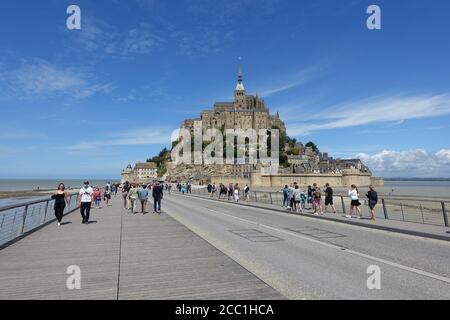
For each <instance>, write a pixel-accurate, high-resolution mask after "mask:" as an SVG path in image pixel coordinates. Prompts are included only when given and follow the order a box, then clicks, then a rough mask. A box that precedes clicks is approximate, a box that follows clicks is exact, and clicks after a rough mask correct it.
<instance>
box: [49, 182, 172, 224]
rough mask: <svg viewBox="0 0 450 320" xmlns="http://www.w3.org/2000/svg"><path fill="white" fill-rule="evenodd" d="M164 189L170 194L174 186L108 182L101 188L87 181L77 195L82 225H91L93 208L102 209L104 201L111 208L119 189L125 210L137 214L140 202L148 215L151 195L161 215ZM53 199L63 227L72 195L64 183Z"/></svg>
mask: <svg viewBox="0 0 450 320" xmlns="http://www.w3.org/2000/svg"><path fill="white" fill-rule="evenodd" d="M164 188H165V189H166V190H168V192H169V193H170V190H171V188H172V186H171V185H165V186H164V185H161V184H160V183H159V182H157V183H155V184H137V183H129V182H128V181H126V182H125V183H123V184H122V185H119V184H111V182H108V183H107V184H106V186H104V187H103V188H100V187H92V186H91V185H90V183H89V181H85V182H84V184H83V186H82V187H81V189H80V190H79V192H78V195H77V205H78V207H79V208H80V214H81V218H82V223H83V224H89V219H90V213H91V208H94V209H101V208H102V200H103V201H104V202H105V205H106V206H111V203H110V202H111V196H112V195H114V196H115V195H117V192H118V190H119V189H121V190H122V197H123V206H124V209H125V210H127V211H129V212H131V213H133V214H136V213H137V211H136V210H137V204H138V202H140V204H141V213H143V214H145V213H147V212H146V211H145V210H146V206H147V202H148V198H149V195H150V194H151V195H152V197H153V203H154V212H155V213H158V214H161V201H162V199H163V196H164V192H163V190H164ZM52 199H54V200H55V202H54V210H55V217H56V220H57V225H58V226H61V221H62V219H63V216H64V210H65V208H66V206H68V205H69V199H70V195H69V193H68V191H67V190H66V187H65V185H64V183H60V184H59V185H58V189H57V190H56V191H55V193H54V194H53V195H52Z"/></svg>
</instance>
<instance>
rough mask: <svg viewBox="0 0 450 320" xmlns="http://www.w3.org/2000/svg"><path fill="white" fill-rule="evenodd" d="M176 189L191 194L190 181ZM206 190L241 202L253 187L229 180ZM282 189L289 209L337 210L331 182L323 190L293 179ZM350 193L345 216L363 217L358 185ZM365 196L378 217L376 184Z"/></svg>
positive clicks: (248, 196)
mask: <svg viewBox="0 0 450 320" xmlns="http://www.w3.org/2000/svg"><path fill="white" fill-rule="evenodd" d="M177 188H178V190H179V192H181V193H183V194H184V193H191V185H190V184H189V183H186V184H180V183H179V184H177ZM206 190H207V192H208V194H209V196H210V197H211V198H213V197H215V196H217V198H218V199H227V200H229V201H230V200H234V201H235V202H239V201H240V197H241V195H243V196H244V199H245V200H246V201H249V200H250V187H249V186H248V185H245V187H244V188H243V190H241V188H240V187H239V184H237V183H236V184H233V183H230V184H228V186H227V185H225V184H223V183H219V185H216V184H215V183H209V184H208V185H207V187H206ZM242 191H243V193H242ZM281 192H282V194H283V204H282V207H283V208H286V209H287V210H289V211H295V212H299V213H302V212H304V210H312V211H313V212H312V213H313V214H314V215H323V214H325V213H328V212H330V211H331V212H332V213H334V214H336V213H337V210H336V207H335V205H334V201H333V198H334V190H333V188H332V187H331V186H330V184H329V183H326V184H325V186H324V187H323V189H321V188H320V187H319V186H318V185H317V183H314V184H313V185H309V186H308V187H307V188H306V189H305V190H303V189H302V188H301V187H300V186H299V185H298V184H297V183H296V182H294V183H293V184H291V185H290V186H288V185H285V186H284V188H283V189H282V190H281ZM348 196H349V197H350V200H351V202H350V210H349V212H348V213H347V214H346V215H345V216H346V217H347V218H352V216H353V214H354V213H356V217H357V218H359V219H360V218H361V217H362V212H361V208H360V207H361V202H360V201H359V200H360V193H359V191H358V188H357V186H356V185H351V187H350V190H349V191H348ZM366 198H367V204H368V207H369V209H370V213H371V220H375V206H376V205H377V203H378V194H377V192H376V191H375V188H374V187H373V186H370V187H369V190H368V192H367V193H366Z"/></svg>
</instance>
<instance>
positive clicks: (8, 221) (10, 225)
mask: <svg viewBox="0 0 450 320" xmlns="http://www.w3.org/2000/svg"><path fill="white" fill-rule="evenodd" d="M54 204H55V200H53V199H51V198H46V199H41V200H35V201H28V202H23V203H20V204H15V205H10V206H5V207H0V248H1V247H2V246H4V245H5V244H7V243H9V242H11V241H13V240H15V239H17V238H18V237H21V236H23V235H25V234H27V233H28V232H30V231H33V230H34V229H36V228H38V227H40V226H43V225H45V224H47V223H49V222H51V221H54V220H56V218H55V215H54V209H53V207H54ZM77 207H78V206H77V195H75V194H72V195H69V203H68V205H66V208H65V210H64V214H68V213H70V212H73V211H74V210H76V209H77Z"/></svg>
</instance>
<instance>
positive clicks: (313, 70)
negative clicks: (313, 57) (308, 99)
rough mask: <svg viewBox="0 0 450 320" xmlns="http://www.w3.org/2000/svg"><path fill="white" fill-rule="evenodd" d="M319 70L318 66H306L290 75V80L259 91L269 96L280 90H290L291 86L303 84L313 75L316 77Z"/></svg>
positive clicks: (311, 78) (312, 77) (264, 95)
mask: <svg viewBox="0 0 450 320" xmlns="http://www.w3.org/2000/svg"><path fill="white" fill-rule="evenodd" d="M321 71H322V70H321V68H319V67H317V66H314V67H310V68H307V69H305V70H302V71H300V72H298V73H296V74H295V75H294V76H293V77H292V80H291V81H289V82H285V83H282V84H280V85H278V86H274V87H271V88H267V89H265V90H263V91H262V92H261V95H262V96H263V97H269V96H271V95H274V94H277V93H281V92H284V91H287V90H290V89H292V88H295V87H298V86H300V85H303V84H305V83H308V82H310V81H311V80H313V79H314V78H315V77H317V76H318V75H319V74H320V73H321Z"/></svg>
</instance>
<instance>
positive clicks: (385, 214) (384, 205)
mask: <svg viewBox="0 0 450 320" xmlns="http://www.w3.org/2000/svg"><path fill="white" fill-rule="evenodd" d="M381 203H382V204H383V213H384V218H385V219H386V220H388V219H389V215H388V212H387V208H386V202H385V201H384V199H381Z"/></svg>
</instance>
